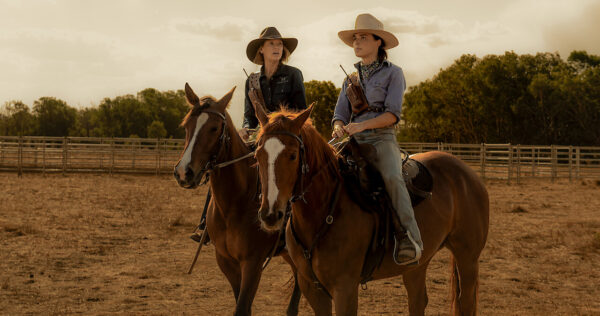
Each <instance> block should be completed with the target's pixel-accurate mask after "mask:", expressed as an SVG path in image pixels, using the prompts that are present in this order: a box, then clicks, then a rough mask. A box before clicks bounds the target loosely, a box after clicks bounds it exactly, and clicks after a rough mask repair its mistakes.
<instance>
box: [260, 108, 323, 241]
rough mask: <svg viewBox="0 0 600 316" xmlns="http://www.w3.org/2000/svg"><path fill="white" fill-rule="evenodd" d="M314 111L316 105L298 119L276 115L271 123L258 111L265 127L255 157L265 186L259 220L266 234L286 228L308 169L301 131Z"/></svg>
mask: <svg viewBox="0 0 600 316" xmlns="http://www.w3.org/2000/svg"><path fill="white" fill-rule="evenodd" d="M311 111H312V105H311V106H310V107H309V108H308V109H306V110H304V111H302V112H300V113H299V114H297V115H292V114H290V113H286V112H284V113H283V114H273V115H272V117H271V119H270V121H269V118H268V117H267V115H266V113H265V111H264V109H262V108H261V107H257V109H256V116H257V118H258V120H259V122H260V125H261V127H262V129H261V132H260V134H259V137H258V141H257V145H258V147H257V149H256V153H255V156H256V160H257V162H258V169H259V175H260V180H261V185H262V188H261V190H262V200H261V206H260V209H259V211H258V217H259V220H260V223H261V227H262V228H263V230H265V231H269V232H276V231H278V230H279V229H281V227H282V225H284V217H285V216H284V215H285V212H286V209H287V206H288V203H289V202H290V200H291V199H292V197H293V195H294V194H295V193H296V192H295V191H297V190H298V184H297V183H299V181H300V182H301V180H302V179H299V177H302V176H303V175H304V173H305V171H306V169H307V168H306V166H307V165H306V163H307V162H306V157H305V151H304V142H303V139H302V135H301V134H302V133H301V131H302V127H303V125H304V123H305V122H306V120H307V119H308V118H309V116H310V113H311Z"/></svg>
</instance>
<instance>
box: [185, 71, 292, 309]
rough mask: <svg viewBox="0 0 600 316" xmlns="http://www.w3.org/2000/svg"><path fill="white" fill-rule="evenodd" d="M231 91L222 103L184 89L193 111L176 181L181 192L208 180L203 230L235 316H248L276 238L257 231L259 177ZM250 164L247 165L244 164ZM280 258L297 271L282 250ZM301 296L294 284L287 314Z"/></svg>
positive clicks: (187, 119)
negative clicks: (237, 123) (232, 109)
mask: <svg viewBox="0 0 600 316" xmlns="http://www.w3.org/2000/svg"><path fill="white" fill-rule="evenodd" d="M234 90H235V87H234V88H233V89H231V91H229V92H228V93H227V94H226V95H225V96H223V97H222V98H221V99H219V100H216V99H215V98H213V97H210V96H205V97H202V98H199V97H198V96H197V95H196V94H195V93H194V91H193V90H192V88H191V87H190V86H189V85H188V84H187V83H186V84H185V97H186V100H187V103H188V105H190V107H191V109H190V111H189V112H188V113H187V115H186V116H185V118H184V119H183V122H182V123H181V126H182V127H184V128H185V131H186V138H185V146H184V149H183V152H182V154H181V157H180V159H179V161H178V162H177V164H176V165H175V170H174V176H175V179H176V180H177V183H178V184H179V185H180V186H182V187H184V188H189V189H192V188H195V187H197V186H198V185H199V184H201V182H202V179H203V177H205V176H206V174H208V175H210V176H209V177H208V178H209V181H210V189H211V191H212V200H211V201H210V205H209V209H208V213H207V217H206V229H207V230H208V234H209V236H210V238H211V241H212V243H213V244H214V247H215V253H216V259H217V264H218V265H219V268H220V269H221V271H222V272H223V274H225V277H226V278H227V280H228V281H229V283H230V285H231V288H232V289H233V295H234V297H235V301H236V307H235V315H250V314H251V307H252V302H253V300H254V297H255V295H256V291H257V289H258V284H259V282H260V278H261V275H262V270H263V263H264V262H265V259H266V258H267V257H270V254H271V253H272V251H273V249H274V247H275V246H276V244H277V243H278V241H279V240H278V239H279V238H278V236H276V235H273V234H269V233H266V232H264V231H263V230H261V229H260V226H259V223H258V221H257V219H256V214H257V211H258V208H259V205H260V204H259V200H258V194H259V188H258V171H257V170H256V167H255V166H253V165H254V164H255V161H254V159H253V158H252V157H251V156H252V151H251V150H250V149H249V148H248V147H247V146H246V144H245V143H244V141H243V140H242V139H241V137H240V136H239V135H238V133H237V132H236V130H235V127H234V125H233V121H232V120H231V117H230V116H229V113H228V112H227V107H228V105H229V102H230V101H231V97H232V96H233V92H234ZM248 158H251V159H248ZM280 256H281V257H283V259H284V260H286V261H287V262H288V263H289V264H290V265H291V267H292V271H293V272H294V281H296V280H295V274H296V273H295V267H294V265H293V263H292V261H291V259H290V257H289V256H288V255H287V253H286V252H285V250H284V251H283V252H281V254H280ZM300 295H301V293H300V290H299V288H298V285H297V282H295V283H294V290H293V293H292V296H291V298H290V302H289V304H288V308H287V314H288V315H297V314H298V304H299V301H300Z"/></svg>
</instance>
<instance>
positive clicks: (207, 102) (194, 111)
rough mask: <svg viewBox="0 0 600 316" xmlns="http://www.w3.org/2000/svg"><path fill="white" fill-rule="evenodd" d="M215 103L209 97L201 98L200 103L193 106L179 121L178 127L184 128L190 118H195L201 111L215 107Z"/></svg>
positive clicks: (215, 101)
mask: <svg viewBox="0 0 600 316" xmlns="http://www.w3.org/2000/svg"><path fill="white" fill-rule="evenodd" d="M216 103H217V100H216V99H215V98H214V97H212V96H210V95H206V96H203V97H201V98H200V103H199V104H197V105H194V107H192V108H191V109H190V111H189V112H188V113H187V114H186V115H185V117H184V118H183V120H182V121H181V124H180V126H181V127H183V126H185V125H186V124H187V123H188V121H189V120H190V118H191V117H192V116H196V115H198V114H200V112H201V111H202V110H206V109H207V108H209V107H211V106H213V105H215V104H216Z"/></svg>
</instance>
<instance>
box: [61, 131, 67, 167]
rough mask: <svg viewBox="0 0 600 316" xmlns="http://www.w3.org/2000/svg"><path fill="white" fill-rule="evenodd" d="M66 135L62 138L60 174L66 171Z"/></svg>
mask: <svg viewBox="0 0 600 316" xmlns="http://www.w3.org/2000/svg"><path fill="white" fill-rule="evenodd" d="M67 154H68V152H67V136H65V137H64V138H63V155H62V174H63V176H64V175H65V173H66V171H67Z"/></svg>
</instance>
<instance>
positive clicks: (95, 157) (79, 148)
mask: <svg viewBox="0 0 600 316" xmlns="http://www.w3.org/2000/svg"><path fill="white" fill-rule="evenodd" d="M401 146H402V148H404V149H405V150H407V151H408V152H409V153H418V152H426V151H432V150H440V151H445V152H449V153H451V154H453V155H456V156H458V157H459V158H461V159H462V160H463V161H465V162H466V163H467V164H469V165H470V166H471V167H472V168H474V169H475V170H476V171H477V172H478V173H479V174H480V175H481V176H482V177H483V178H488V179H506V180H507V181H508V182H509V183H510V182H511V181H517V182H518V181H520V180H521V179H522V178H532V177H535V178H549V179H552V180H554V179H557V178H568V179H570V180H573V179H580V178H600V147H582V146H529V145H527V146H525V145H511V144H446V143H402V144H401ZM182 149H183V140H181V139H142V138H87V137H36V136H25V137H16V136H3V137H0V170H2V171H13V172H14V171H16V172H18V173H19V174H20V173H22V172H62V173H67V172H106V173H109V174H112V173H154V174H162V173H171V172H173V166H174V165H175V163H176V162H177V160H178V159H179V156H180V154H181V150H182Z"/></svg>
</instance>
